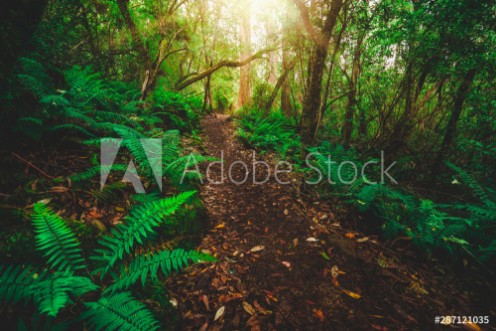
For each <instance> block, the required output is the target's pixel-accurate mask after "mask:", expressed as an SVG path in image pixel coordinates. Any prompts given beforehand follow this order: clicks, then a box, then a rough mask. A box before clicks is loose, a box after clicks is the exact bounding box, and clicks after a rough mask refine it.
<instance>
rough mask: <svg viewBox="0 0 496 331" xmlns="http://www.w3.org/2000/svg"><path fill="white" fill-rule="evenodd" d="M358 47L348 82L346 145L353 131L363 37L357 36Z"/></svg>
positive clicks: (346, 145)
mask: <svg viewBox="0 0 496 331" xmlns="http://www.w3.org/2000/svg"><path fill="white" fill-rule="evenodd" d="M355 47H356V49H355V52H354V54H353V65H352V69H351V77H350V80H349V82H348V90H349V91H350V93H349V94H348V104H347V106H346V113H345V118H344V125H343V130H342V138H343V144H344V146H345V147H348V146H349V145H350V140H351V135H352V133H353V117H354V115H355V111H356V104H357V102H356V94H357V91H356V89H357V82H358V74H359V70H360V56H361V47H362V38H361V37H359V38H357V41H356V45H355Z"/></svg>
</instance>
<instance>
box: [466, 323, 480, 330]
mask: <svg viewBox="0 0 496 331" xmlns="http://www.w3.org/2000/svg"><path fill="white" fill-rule="evenodd" d="M462 326H463V327H464V328H465V329H467V330H469V331H481V328H480V327H479V326H478V325H477V324H475V323H471V322H468V323H465V324H462Z"/></svg>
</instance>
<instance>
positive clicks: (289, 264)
mask: <svg viewBox="0 0 496 331" xmlns="http://www.w3.org/2000/svg"><path fill="white" fill-rule="evenodd" d="M282 264H283V265H284V266H285V267H286V268H291V263H289V262H288V261H282Z"/></svg>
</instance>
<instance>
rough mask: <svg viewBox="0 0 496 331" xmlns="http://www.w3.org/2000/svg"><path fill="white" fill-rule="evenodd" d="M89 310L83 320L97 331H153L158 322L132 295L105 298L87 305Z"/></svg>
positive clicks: (125, 293) (116, 295)
mask: <svg viewBox="0 0 496 331" xmlns="http://www.w3.org/2000/svg"><path fill="white" fill-rule="evenodd" d="M85 306H86V308H87V310H86V311H85V312H84V313H83V314H82V318H84V319H87V320H88V323H89V324H90V325H91V327H92V328H93V329H95V330H107V331H113V330H119V331H121V330H122V331H127V330H129V331H139V330H143V331H153V330H158V321H157V320H156V319H155V318H154V316H153V314H152V312H151V311H150V310H149V309H148V308H147V307H146V306H145V305H144V304H143V303H142V302H140V301H138V300H136V299H135V298H133V297H132V296H131V294H130V293H128V292H124V293H118V294H114V295H109V296H104V297H102V298H101V299H100V300H98V301H96V302H89V303H85Z"/></svg>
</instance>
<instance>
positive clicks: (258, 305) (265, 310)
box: [253, 300, 272, 315]
mask: <svg viewBox="0 0 496 331" xmlns="http://www.w3.org/2000/svg"><path fill="white" fill-rule="evenodd" d="M253 305H254V306H255V308H257V310H258V311H259V312H260V313H262V315H271V314H272V311H270V310H267V309H265V308H264V307H262V306H261V305H260V304H259V303H258V302H257V300H255V301H253Z"/></svg>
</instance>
